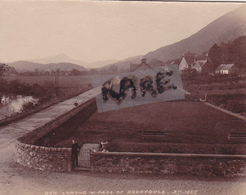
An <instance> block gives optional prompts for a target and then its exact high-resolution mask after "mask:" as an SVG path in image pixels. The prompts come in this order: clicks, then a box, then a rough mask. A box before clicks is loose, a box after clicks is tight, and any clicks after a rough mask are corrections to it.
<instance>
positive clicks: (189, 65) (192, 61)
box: [179, 55, 214, 73]
mask: <svg viewBox="0 0 246 195" xmlns="http://www.w3.org/2000/svg"><path fill="white" fill-rule="evenodd" d="M191 69H194V70H196V71H197V72H206V73H210V72H214V70H213V66H212V62H211V60H210V58H209V57H208V55H206V57H200V58H198V57H197V56H196V55H187V56H186V55H183V57H182V59H181V61H180V64H179V70H180V72H182V71H185V70H191Z"/></svg>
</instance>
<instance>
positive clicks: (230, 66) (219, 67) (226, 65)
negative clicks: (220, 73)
mask: <svg viewBox="0 0 246 195" xmlns="http://www.w3.org/2000/svg"><path fill="white" fill-rule="evenodd" d="M233 66H234V64H221V65H219V66H218V67H217V68H216V70H230V69H231V68H232V67H233Z"/></svg>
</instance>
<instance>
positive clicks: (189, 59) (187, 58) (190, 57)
mask: <svg viewBox="0 0 246 195" xmlns="http://www.w3.org/2000/svg"><path fill="white" fill-rule="evenodd" d="M183 57H184V58H185V61H186V62H187V64H188V65H189V66H191V65H192V64H193V63H194V62H195V58H196V56H195V55H187V56H183Z"/></svg>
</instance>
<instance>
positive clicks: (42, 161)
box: [15, 140, 71, 172]
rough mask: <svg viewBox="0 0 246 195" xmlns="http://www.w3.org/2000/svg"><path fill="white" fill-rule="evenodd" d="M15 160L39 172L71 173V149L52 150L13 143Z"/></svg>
mask: <svg viewBox="0 0 246 195" xmlns="http://www.w3.org/2000/svg"><path fill="white" fill-rule="evenodd" d="M15 148H16V150H15V160H16V162H17V163H19V164H20V165H22V166H25V167H29V168H32V169H38V170H41V171H44V170H45V171H59V172H60V171H71V163H70V162H71V148H52V147H44V146H35V145H31V144H25V143H21V142H20V141H18V140H17V141H16V142H15Z"/></svg>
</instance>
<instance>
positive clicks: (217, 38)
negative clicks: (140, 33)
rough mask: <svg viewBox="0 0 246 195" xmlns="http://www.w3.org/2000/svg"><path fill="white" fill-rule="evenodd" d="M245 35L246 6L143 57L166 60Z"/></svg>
mask: <svg viewBox="0 0 246 195" xmlns="http://www.w3.org/2000/svg"><path fill="white" fill-rule="evenodd" d="M242 35H246V6H243V7H241V8H239V9H236V10H234V11H232V12H229V13H227V14H225V15H224V16H222V17H220V18H218V19H217V20H215V21H214V22H212V23H210V24H208V25H207V26H206V27H204V28H203V29H201V30H200V31H198V32H197V33H195V34H193V35H192V36H190V37H188V38H186V39H184V40H181V41H179V42H177V43H174V44H171V45H168V46H164V47H161V48H159V49H157V50H155V51H152V52H149V53H147V54H146V55H145V56H144V57H145V58H146V59H147V60H148V61H150V60H152V59H154V58H156V59H158V60H161V61H163V62H166V61H168V60H171V59H176V58H180V57H182V55H183V54H184V53H187V52H188V51H190V52H192V53H197V54H200V53H203V52H204V51H208V50H209V49H210V48H211V47H212V46H213V45H214V44H215V43H216V44H218V45H219V44H220V43H221V42H224V43H226V42H228V41H232V40H234V39H236V38H237V37H239V36H242Z"/></svg>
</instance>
